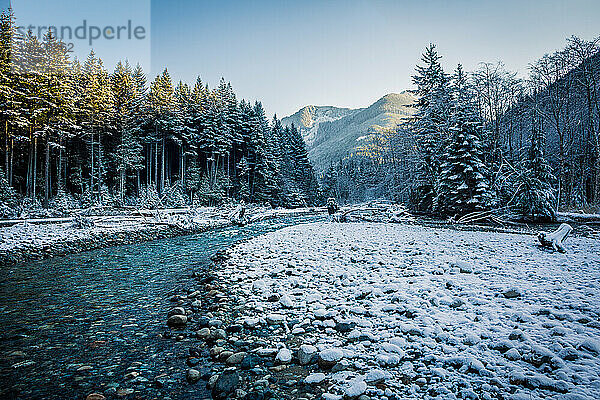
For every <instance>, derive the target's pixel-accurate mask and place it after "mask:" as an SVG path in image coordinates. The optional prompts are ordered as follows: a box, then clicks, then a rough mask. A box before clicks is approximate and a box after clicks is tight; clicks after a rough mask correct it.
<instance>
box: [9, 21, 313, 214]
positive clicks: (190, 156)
mask: <svg viewBox="0 0 600 400" xmlns="http://www.w3.org/2000/svg"><path fill="white" fill-rule="evenodd" d="M0 104H2V107H1V114H0V127H1V135H2V146H1V150H0V159H1V160H2V164H0V200H1V204H2V206H3V210H1V211H0V213H2V214H4V215H11V214H16V213H19V212H20V210H21V211H22V210H25V209H31V208H32V207H33V208H35V207H39V206H40V205H43V207H44V208H48V207H51V208H81V207H89V206H92V205H136V206H148V207H156V206H178V205H184V204H201V205H216V204H220V203H223V202H225V201H228V199H235V200H238V201H244V202H260V203H269V204H271V205H273V206H287V207H296V206H301V205H311V204H315V202H316V201H317V181H316V179H315V177H314V173H313V170H312V166H311V164H310V163H309V161H308V157H307V151H306V148H305V146H304V142H303V140H302V137H301V136H300V133H299V132H298V131H297V129H296V128H294V127H286V128H285V129H284V128H283V127H282V126H281V124H280V123H279V121H278V120H277V118H276V117H275V118H274V119H273V120H272V123H270V122H269V120H268V119H267V116H266V115H265V112H264V109H263V107H262V105H261V103H260V102H256V103H254V104H251V103H249V102H246V101H244V100H241V101H238V99H237V98H236V95H235V93H234V91H233V89H232V87H231V85H230V84H229V83H227V82H226V81H225V80H221V82H220V83H219V85H218V86H217V87H215V88H212V89H211V88H209V87H208V85H207V84H205V83H204V82H202V81H201V80H200V78H198V79H197V81H196V82H194V83H193V84H192V85H188V84H187V83H185V82H181V81H180V82H177V81H174V80H173V79H172V77H171V76H170V75H169V72H168V71H167V69H166V68H165V70H164V72H162V73H161V74H160V75H159V76H157V77H156V78H155V79H153V80H152V81H151V82H148V79H147V77H146V75H145V73H144V71H143V70H142V68H141V67H140V66H139V65H138V66H135V67H134V66H131V65H130V64H129V63H128V62H127V61H125V62H120V63H118V65H117V66H116V68H115V70H114V71H112V72H109V71H107V70H106V68H105V67H104V65H103V63H102V60H101V58H100V57H99V56H98V55H96V54H94V53H93V52H92V53H91V54H90V55H89V56H88V57H87V59H86V60H85V61H83V62H80V61H79V60H72V59H70V57H69V52H68V51H67V49H66V47H65V45H64V44H63V43H61V42H59V41H57V40H56V39H55V38H54V37H53V36H52V35H51V34H47V35H46V36H45V37H44V40H43V41H39V40H38V39H37V38H36V37H35V36H34V35H33V34H31V33H29V35H27V36H26V37H21V36H20V35H19V34H18V33H17V31H16V28H15V18H14V16H13V15H12V13H11V14H8V13H4V14H2V17H1V21H0Z"/></svg>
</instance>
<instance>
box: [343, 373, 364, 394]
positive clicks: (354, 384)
mask: <svg viewBox="0 0 600 400" xmlns="http://www.w3.org/2000/svg"><path fill="white" fill-rule="evenodd" d="M366 391H367V383H366V382H365V381H363V380H360V379H358V378H355V379H353V380H351V381H350V382H348V384H347V385H346V386H345V387H344V395H346V397H348V398H350V399H355V398H357V397H358V396H360V395H362V394H364V393H365V392H366Z"/></svg>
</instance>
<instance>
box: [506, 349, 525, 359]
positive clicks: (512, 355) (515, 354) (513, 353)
mask: <svg viewBox="0 0 600 400" xmlns="http://www.w3.org/2000/svg"><path fill="white" fill-rule="evenodd" d="M504 357H506V358H507V359H508V360H511V361H518V360H520V359H521V353H519V350H517V349H514V348H513V349H510V350H508V351H507V352H506V353H504Z"/></svg>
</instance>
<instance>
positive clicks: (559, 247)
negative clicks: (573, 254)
mask: <svg viewBox="0 0 600 400" xmlns="http://www.w3.org/2000/svg"><path fill="white" fill-rule="evenodd" d="M572 231H573V228H572V227H571V225H568V224H561V225H560V227H559V228H558V229H557V230H555V231H554V232H552V233H548V232H540V233H538V240H539V241H540V243H541V245H542V246H543V247H548V248H550V249H553V250H555V251H558V252H561V253H565V252H566V251H567V250H566V249H565V246H564V245H563V241H565V239H566V238H567V236H569V233H571V232H572Z"/></svg>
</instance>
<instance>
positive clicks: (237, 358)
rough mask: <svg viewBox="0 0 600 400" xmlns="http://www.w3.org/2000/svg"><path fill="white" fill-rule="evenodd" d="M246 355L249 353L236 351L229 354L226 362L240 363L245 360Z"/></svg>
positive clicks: (231, 363) (230, 363)
mask: <svg viewBox="0 0 600 400" xmlns="http://www.w3.org/2000/svg"><path fill="white" fill-rule="evenodd" d="M246 355H247V353H245V352H239V353H234V354H232V355H231V356H229V357H228V358H227V360H225V364H227V365H237V364H240V363H241V362H242V361H243V360H244V358H245V357H246Z"/></svg>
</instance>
